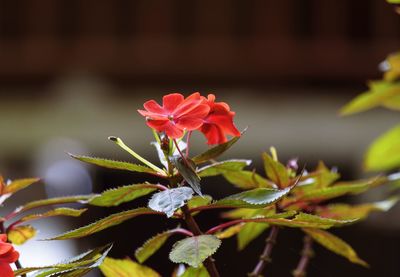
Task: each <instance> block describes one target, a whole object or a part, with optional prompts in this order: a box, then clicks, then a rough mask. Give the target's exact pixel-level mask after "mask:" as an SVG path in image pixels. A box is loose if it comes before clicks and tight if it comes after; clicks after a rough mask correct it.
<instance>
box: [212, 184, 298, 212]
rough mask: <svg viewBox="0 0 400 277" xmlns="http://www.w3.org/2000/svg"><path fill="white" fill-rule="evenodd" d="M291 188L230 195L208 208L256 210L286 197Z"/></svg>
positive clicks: (249, 191) (260, 189) (265, 189)
mask: <svg viewBox="0 0 400 277" xmlns="http://www.w3.org/2000/svg"><path fill="white" fill-rule="evenodd" d="M291 189H292V187H287V188H285V189H283V190H276V189H267V188H258V189H253V190H248V191H244V192H240V193H237V194H234V195H230V196H228V197H225V198H223V199H221V200H218V201H216V202H214V203H212V204H210V206H214V207H224V208H225V207H226V208H229V207H230V208H252V209H258V208H261V207H265V206H268V205H271V204H273V203H275V202H277V201H279V200H280V199H281V198H282V197H284V196H285V195H287V194H288V193H289V192H290V190H291Z"/></svg>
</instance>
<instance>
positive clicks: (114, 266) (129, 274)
mask: <svg viewBox="0 0 400 277" xmlns="http://www.w3.org/2000/svg"><path fill="white" fill-rule="evenodd" d="M100 270H101V272H102V273H103V274H104V276H106V277H116V276H118V277H161V275H160V274H158V273H157V272H155V271H154V270H153V269H151V268H150V267H147V266H144V265H141V264H138V263H135V262H134V261H132V260H131V259H129V258H125V259H123V260H121V259H112V258H105V260H104V262H103V263H102V264H101V265H100Z"/></svg>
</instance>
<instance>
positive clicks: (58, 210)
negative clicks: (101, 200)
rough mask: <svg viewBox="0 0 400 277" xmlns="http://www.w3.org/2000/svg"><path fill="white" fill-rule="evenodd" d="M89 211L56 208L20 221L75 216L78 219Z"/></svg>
mask: <svg viewBox="0 0 400 277" xmlns="http://www.w3.org/2000/svg"><path fill="white" fill-rule="evenodd" d="M86 210H87V209H79V210H77V209H71V208H56V209H54V210H50V211H47V212H45V213H41V214H30V215H27V216H24V217H22V218H21V219H20V220H19V221H20V222H25V221H31V220H37V219H42V218H46V217H52V216H73V217H78V216H81V214H82V213H84V212H85V211H86Z"/></svg>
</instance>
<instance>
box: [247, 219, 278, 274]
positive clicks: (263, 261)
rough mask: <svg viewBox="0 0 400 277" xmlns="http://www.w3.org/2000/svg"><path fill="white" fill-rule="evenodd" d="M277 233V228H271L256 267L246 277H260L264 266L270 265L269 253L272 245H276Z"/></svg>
mask: <svg viewBox="0 0 400 277" xmlns="http://www.w3.org/2000/svg"><path fill="white" fill-rule="evenodd" d="M278 233H279V227H278V226H275V225H274V226H272V227H271V231H270V233H269V236H268V238H267V240H266V244H265V248H264V251H263V253H262V254H261V256H260V259H259V261H258V263H257V265H256V267H255V268H254V269H253V271H252V272H251V273H249V274H248V277H260V276H262V272H263V270H264V268H265V266H266V265H267V264H268V263H271V253H272V249H273V248H274V245H275V244H276V238H277V236H278Z"/></svg>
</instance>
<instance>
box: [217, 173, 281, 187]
mask: <svg viewBox="0 0 400 277" xmlns="http://www.w3.org/2000/svg"><path fill="white" fill-rule="evenodd" d="M224 177H225V179H226V180H227V181H228V182H229V183H231V184H232V185H234V186H235V187H238V188H240V189H253V188H274V187H275V185H274V184H273V183H272V182H271V181H269V180H267V179H265V178H263V177H262V176H261V175H259V174H257V173H256V172H255V171H248V170H240V171H232V172H229V173H225V174H224Z"/></svg>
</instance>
